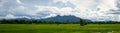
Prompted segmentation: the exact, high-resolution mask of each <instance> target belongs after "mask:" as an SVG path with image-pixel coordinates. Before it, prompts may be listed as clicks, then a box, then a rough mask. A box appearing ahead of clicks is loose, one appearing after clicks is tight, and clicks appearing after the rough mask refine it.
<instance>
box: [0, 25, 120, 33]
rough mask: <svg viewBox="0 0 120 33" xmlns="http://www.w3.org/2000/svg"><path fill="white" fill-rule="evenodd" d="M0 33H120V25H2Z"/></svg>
mask: <svg viewBox="0 0 120 33" xmlns="http://www.w3.org/2000/svg"><path fill="white" fill-rule="evenodd" d="M0 33H120V24H88V25H85V26H80V25H79V24H59V25H58V24H0Z"/></svg>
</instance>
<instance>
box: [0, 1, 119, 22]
mask: <svg viewBox="0 0 120 33" xmlns="http://www.w3.org/2000/svg"><path fill="white" fill-rule="evenodd" d="M119 14H120V0H0V19H11V18H29V19H31V18H34V19H42V18H50V17H55V16H57V15H60V16H67V15H73V16H76V17H79V18H83V19H90V20H93V21H109V20H112V21H120V15H119Z"/></svg>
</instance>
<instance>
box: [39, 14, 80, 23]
mask: <svg viewBox="0 0 120 33" xmlns="http://www.w3.org/2000/svg"><path fill="white" fill-rule="evenodd" d="M41 20H44V21H50V22H66V21H69V22H78V21H80V18H78V17H75V16H72V15H69V16H60V15H57V16H56V17H50V18H46V19H41Z"/></svg>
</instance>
